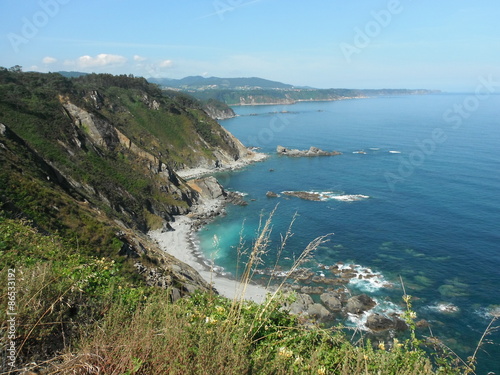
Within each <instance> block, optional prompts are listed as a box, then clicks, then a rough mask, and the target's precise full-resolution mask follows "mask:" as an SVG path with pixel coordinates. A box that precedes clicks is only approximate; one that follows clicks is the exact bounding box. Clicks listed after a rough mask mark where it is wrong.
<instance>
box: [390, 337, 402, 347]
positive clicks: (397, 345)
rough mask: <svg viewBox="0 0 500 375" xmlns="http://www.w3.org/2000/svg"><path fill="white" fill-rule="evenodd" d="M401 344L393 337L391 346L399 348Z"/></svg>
mask: <svg viewBox="0 0 500 375" xmlns="http://www.w3.org/2000/svg"><path fill="white" fill-rule="evenodd" d="M402 346H403V344H401V343H400V342H399V340H398V339H394V341H393V343H392V347H393V348H401V347H402Z"/></svg>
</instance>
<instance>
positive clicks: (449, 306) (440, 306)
mask: <svg viewBox="0 0 500 375" xmlns="http://www.w3.org/2000/svg"><path fill="white" fill-rule="evenodd" d="M427 308H428V309H429V310H433V311H437V312H440V313H444V314H453V313H456V312H458V311H460V309H459V308H458V306H456V305H454V304H453V303H450V302H439V303H437V304H435V305H431V306H427Z"/></svg>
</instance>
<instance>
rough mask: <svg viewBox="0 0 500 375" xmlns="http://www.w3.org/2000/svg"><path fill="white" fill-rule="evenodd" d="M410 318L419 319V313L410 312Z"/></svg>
mask: <svg viewBox="0 0 500 375" xmlns="http://www.w3.org/2000/svg"><path fill="white" fill-rule="evenodd" d="M409 315H410V318H412V319H415V318H416V317H417V313H416V312H415V311H410V314H409Z"/></svg>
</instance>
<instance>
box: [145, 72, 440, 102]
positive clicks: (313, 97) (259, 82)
mask: <svg viewBox="0 0 500 375" xmlns="http://www.w3.org/2000/svg"><path fill="white" fill-rule="evenodd" d="M148 81H149V82H151V83H156V84H158V85H159V86H160V87H161V88H163V89H164V90H178V91H183V92H186V93H189V94H190V95H192V96H194V97H195V98H197V99H199V100H202V101H207V100H217V101H220V102H223V103H226V104H227V105H260V104H294V103H296V102H301V101H331V100H342V99H352V98H367V97H373V96H388V95H425V94H431V93H435V92H438V91H435V90H434V91H432V90H425V89H416V90H414V89H369V90H358V89H343V88H331V89H316V88H313V87H297V86H293V85H289V84H286V83H282V82H277V81H270V80H267V79H263V78H257V77H250V78H219V77H209V78H205V77H202V76H190V77H185V78H182V79H171V78H150V79H148Z"/></svg>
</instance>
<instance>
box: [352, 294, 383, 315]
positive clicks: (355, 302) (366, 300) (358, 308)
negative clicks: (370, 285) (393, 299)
mask: <svg viewBox="0 0 500 375" xmlns="http://www.w3.org/2000/svg"><path fill="white" fill-rule="evenodd" d="M375 305H376V302H375V301H374V300H373V299H372V298H370V297H369V296H367V295H366V294H360V295H358V296H354V297H351V298H349V299H348V300H347V304H346V307H345V308H346V312H347V313H349V314H356V315H358V314H362V313H364V312H365V311H368V310H370V309H372V308H373V307H375Z"/></svg>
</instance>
